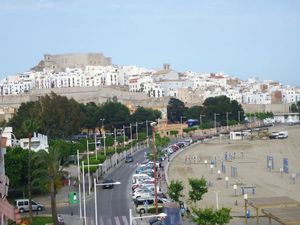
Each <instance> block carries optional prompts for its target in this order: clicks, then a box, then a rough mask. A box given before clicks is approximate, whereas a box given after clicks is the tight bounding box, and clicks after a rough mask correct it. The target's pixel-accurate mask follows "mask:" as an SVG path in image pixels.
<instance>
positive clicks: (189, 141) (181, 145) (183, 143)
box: [162, 138, 193, 156]
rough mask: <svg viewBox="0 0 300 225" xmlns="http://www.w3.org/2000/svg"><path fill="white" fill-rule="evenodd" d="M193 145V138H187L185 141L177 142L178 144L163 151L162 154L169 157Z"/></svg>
mask: <svg viewBox="0 0 300 225" xmlns="http://www.w3.org/2000/svg"><path fill="white" fill-rule="evenodd" d="M192 143H193V140H192V139H191V138H185V139H183V140H180V141H177V142H176V143H174V144H172V145H169V146H168V147H166V148H164V149H163V150H162V152H163V153H164V154H165V155H166V156H169V155H171V154H173V153H174V152H177V151H178V150H179V149H181V148H184V147H186V146H189V145H191V144H192Z"/></svg>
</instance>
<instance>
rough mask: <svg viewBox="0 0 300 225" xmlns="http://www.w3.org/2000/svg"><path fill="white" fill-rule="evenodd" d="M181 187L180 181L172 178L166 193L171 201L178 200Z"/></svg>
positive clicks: (180, 195)
mask: <svg viewBox="0 0 300 225" xmlns="http://www.w3.org/2000/svg"><path fill="white" fill-rule="evenodd" d="M183 188H184V187H183V183H182V181H179V180H176V181H174V180H172V181H171V183H170V185H168V195H169V196H170V198H171V199H172V200H173V201H175V202H179V201H180V198H181V197H182V191H183Z"/></svg>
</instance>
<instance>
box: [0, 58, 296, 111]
mask: <svg viewBox="0 0 300 225" xmlns="http://www.w3.org/2000/svg"><path fill="white" fill-rule="evenodd" d="M59 56H60V57H61V55H59ZM62 56H64V55H62ZM45 57H49V55H45ZM72 57H73V58H74V56H72ZM73 58H70V55H65V57H64V58H63V60H64V61H63V62H66V61H67V62H70V61H72V60H73ZM45 60H47V58H45ZM40 64H41V63H40ZM57 64H58V62H56V64H55V65H57ZM89 64H91V65H89ZM100 64H101V63H100ZM100 64H99V65H98V64H97V62H96V61H91V62H90V63H86V64H85V65H84V66H83V65H81V64H79V63H78V62H76V63H74V65H73V64H72V63H68V64H66V63H64V64H63V65H67V66H69V67H65V68H63V65H60V67H59V68H60V70H57V69H55V68H57V66H51V65H49V62H48V64H47V67H45V66H44V67H41V66H39V67H38V69H37V67H35V68H33V69H31V70H30V71H27V72H21V73H19V74H16V75H12V76H8V77H6V78H4V79H2V80H1V81H0V94H1V95H2V96H6V95H18V94H22V93H26V92H28V91H30V90H32V89H47V88H48V89H49V88H68V87H92V86H120V87H121V86H122V87H124V88H126V89H127V90H128V91H129V92H143V93H146V94H147V95H148V96H149V97H152V98H160V97H164V96H169V97H176V98H178V99H180V100H181V101H183V102H184V103H193V101H195V99H197V101H198V102H199V99H202V100H205V99H206V98H208V97H215V96H219V95H226V96H227V97H229V98H230V99H231V100H236V101H238V102H239V103H241V104H264V105H268V104H284V103H295V102H297V101H300V88H299V87H292V86H287V85H282V84H281V83H279V82H277V81H272V80H266V81H261V80H259V79H258V78H250V79H247V80H241V79H238V78H236V77H233V76H230V75H226V74H224V73H198V72H193V71H185V72H177V71H174V70H172V69H171V67H170V65H169V64H164V65H163V68H162V69H159V70H153V69H146V68H142V67H138V66H135V65H131V66H117V65H113V64H109V63H106V64H103V65H100Z"/></svg>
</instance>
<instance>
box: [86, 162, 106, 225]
mask: <svg viewBox="0 0 300 225" xmlns="http://www.w3.org/2000/svg"><path fill="white" fill-rule="evenodd" d="M95 165H97V166H102V164H95ZM95 165H84V161H82V162H81V166H82V192H83V193H82V194H83V221H84V225H87V221H86V200H85V174H84V173H85V172H84V167H85V166H87V167H88V168H89V167H90V166H95ZM94 179H95V178H94Z"/></svg>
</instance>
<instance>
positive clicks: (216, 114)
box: [214, 113, 220, 134]
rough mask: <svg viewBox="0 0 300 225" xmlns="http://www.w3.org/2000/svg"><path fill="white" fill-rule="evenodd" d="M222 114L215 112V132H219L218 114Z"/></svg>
mask: <svg viewBox="0 0 300 225" xmlns="http://www.w3.org/2000/svg"><path fill="white" fill-rule="evenodd" d="M218 115H220V114H219V113H214V122H215V134H216V133H217V116H218Z"/></svg>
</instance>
